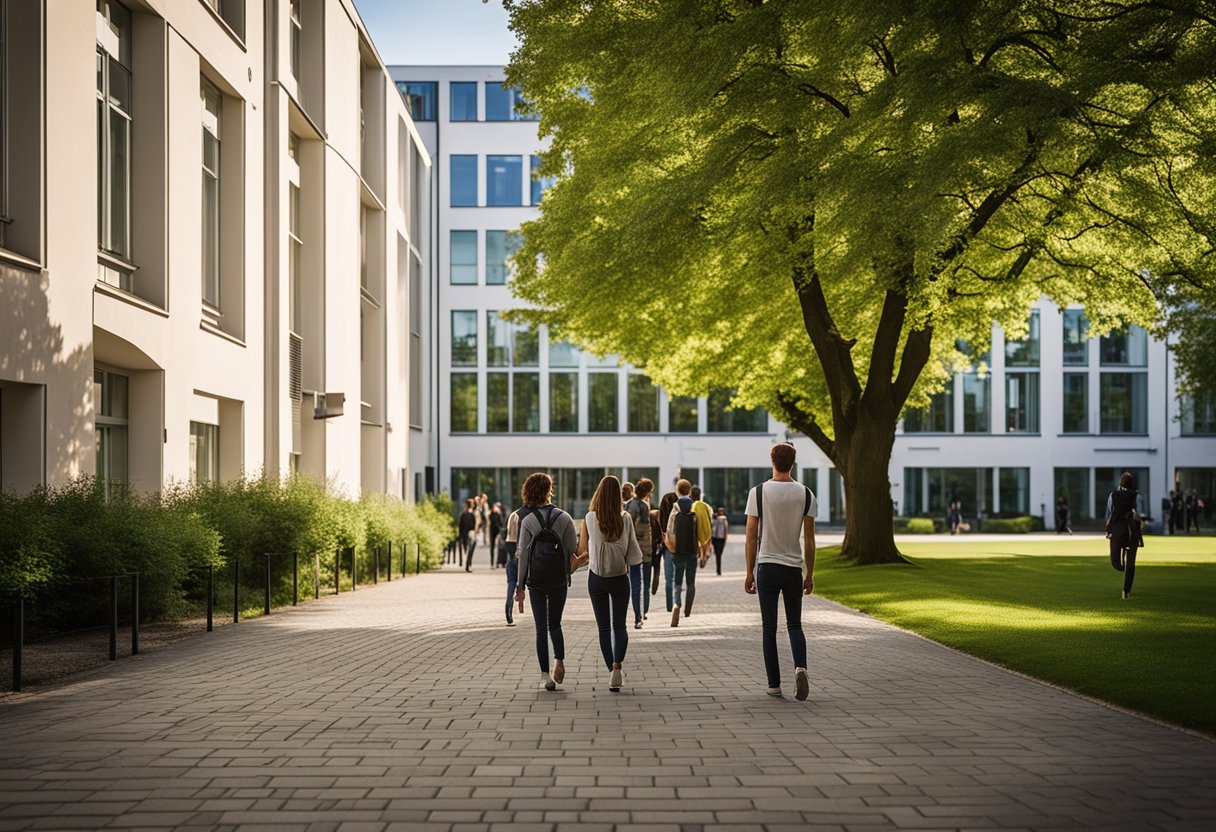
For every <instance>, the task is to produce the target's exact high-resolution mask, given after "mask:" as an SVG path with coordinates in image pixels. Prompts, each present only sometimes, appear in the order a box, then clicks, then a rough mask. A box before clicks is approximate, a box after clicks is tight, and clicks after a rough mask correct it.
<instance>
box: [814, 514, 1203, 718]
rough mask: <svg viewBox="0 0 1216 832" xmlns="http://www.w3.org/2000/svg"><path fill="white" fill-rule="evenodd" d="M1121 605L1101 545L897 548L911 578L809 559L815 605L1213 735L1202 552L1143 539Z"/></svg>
mask: <svg viewBox="0 0 1216 832" xmlns="http://www.w3.org/2000/svg"><path fill="white" fill-rule="evenodd" d="M1145 540H1146V543H1147V546H1146V548H1144V549H1142V550H1140V553H1139V554H1138V555H1137V557H1136V583H1135V586H1134V587H1133V591H1132V597H1131V599H1130V600H1128V601H1124V600H1122V599H1121V598H1120V597H1119V593H1120V590H1121V589H1122V588H1123V576H1122V575H1121V574H1120V573H1118V572H1116V571H1115V570H1114V569H1112V568H1111V566H1110V558H1109V555H1108V554H1107V551H1106V541H1105V540H1101V539H1099V540H1094V539H1089V540H1076V539H1066V538H1065V539H1042V538H1033V537H1032V538H1027V539H1026V540H1024V541H1023V540H1017V541H1013V542H992V543H987V542H982V541H977V542H975V543H970V542H968V543H963V542H953V541H951V542H942V543H934V542H933V541H931V540H929V541H925V542H923V543H922V542H916V543H904V544H901V545H900V549H901V551H903V553H904V555H905V557H907V558H908V559H909V560H910V561H912V563H911V565H906V564H899V565H890V566H867V567H854V566H849V565H848V564H847V563H845V562H843V561H841V560H840V558H839V549H838V548H829V549H824V550H822V551H821V552H820V555H819V560H818V563H817V564H816V569H815V579H816V580H815V591H816V593H817V594H820V595H823V596H824V597H826V598H830V599H831V600H833V601H837V602H839V603H841V604H844V605H846V606H849V607H853V608H855V609H858V610H861V611H863V612H866V613H868V614H870V615H872V616H874V617H875V618H879V619H882V620H883V621H889V622H891V623H892V624H895V625H897V626H899V627H903V628H904V629H907V630H912V631H914V632H917V633H920V634H921V635H924V636H927V637H929V638H931V639H933V640H935V641H939V642H941V643H942V644H948V645H950V646H951V647H955V648H957V649H959V650H963V651H965V652H967V653H971V654H972V655H975V656H979V657H981V658H984V659H988V660H989V661H993V662H996V663H998V664H1002V665H1005V666H1006V667H1010V668H1013V669H1015V670H1019V671H1022V672H1023V673H1028V674H1030V675H1032V676H1036V677H1038V678H1040V679H1045V680H1047V681H1050V682H1054V683H1056V684H1060V685H1064V686H1066V687H1069V688H1072V689H1074V690H1077V691H1080V692H1082V693H1085V694H1089V695H1090V696H1095V697H1098V698H1100V699H1105V700H1106V701H1108V702H1114V703H1116V704H1118V705H1122V706H1125V707H1128V708H1132V709H1135V710H1137V711H1143V712H1144V713H1148V714H1152V715H1153V716H1156V717H1159V718H1161V719H1165V720H1168V721H1170V722H1174V723H1177V724H1179V725H1185V726H1187V727H1189V728H1194V729H1197V730H1200V731H1205V732H1207V733H1210V734H1216V700H1213V693H1214V692H1216V538H1212V537H1147V538H1145Z"/></svg>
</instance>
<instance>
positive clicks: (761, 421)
mask: <svg viewBox="0 0 1216 832" xmlns="http://www.w3.org/2000/svg"><path fill="white" fill-rule="evenodd" d="M734 396H735V391H734V390H728V389H720V390H712V391H710V394H709V397H708V399H707V400H706V405H707V407H708V411H707V413H706V416H707V417H708V421H707V425H706V427H707V428H708V430H709V432H710V433H764V432H765V431H767V430H768V411H767V410H765V409H764V408H762V407H756V408H742V407H739V408H735V407H731V399H733V398H734Z"/></svg>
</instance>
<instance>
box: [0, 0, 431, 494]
mask: <svg viewBox="0 0 1216 832" xmlns="http://www.w3.org/2000/svg"><path fill="white" fill-rule="evenodd" d="M0 27H2V28H3V39H2V44H0V50H2V51H0V99H2V104H3V106H2V107H0V119H2V121H0V153H2V154H3V160H2V162H3V164H2V165H0V171H2V176H3V179H2V180H0V199H2V200H3V201H2V203H0V206H2V210H0V214H3V223H2V224H0V229H2V230H0V234H2V235H3V236H2V237H0V487H3V488H6V489H16V490H25V489H28V488H30V487H33V486H36V485H39V484H43V483H45V484H49V485H58V484H62V483H64V482H66V481H68V480H70V479H71V478H73V477H75V476H77V475H82V474H85V475H88V474H96V475H97V476H98V477H99V478H100V479H101V480H102V481H104V482H105V484H106V486H107V488H110V489H115V488H132V489H135V490H137V491H155V490H158V489H160V488H161V487H162V486H163V485H164V484H166V483H170V482H174V481H176V482H185V481H192V480H193V481H198V480H217V479H228V478H231V477H236V476H239V475H241V474H251V475H256V474H257V473H258V472H260V471H263V470H265V471H266V472H268V473H270V474H272V475H285V474H286V473H288V472H290V471H294V470H299V471H303V472H307V473H309V474H312V475H315V476H317V477H320V478H324V479H326V480H328V481H330V482H331V483H332V484H333V485H334V486H335V487H337V488H339V489H341V490H343V491H344V492H346V493H347V494H350V495H352V496H355V495H358V494H359V493H360V492H364V491H376V492H385V493H390V494H397V495H401V496H407V497H412V496H414V494H415V493H416V490H415V489H414V487H413V484H414V482H415V480H414V478H413V477H412V474H413V472H414V467H415V466H416V465H417V464H418V463H417V461H415V460H411V455H410V452H411V447H412V446H413V445H415V444H421V445H423V447H425V442H421V443H415V442H414V441H412V440H413V438H414V436H415V434H419V435H421V434H422V432H423V430H424V428H425V423H424V420H423V418H422V414H423V413H424V407H423V404H424V396H425V393H424V391H423V389H422V386H421V385H422V384H423V379H422V377H421V376H420V374H418V373H411V361H413V362H419V361H420V360H421V358H420V356H421V353H422V348H421V346H420V341H421V340H422V324H423V322H425V320H426V319H427V316H426V315H425V314H424V313H423V310H422V309H421V303H422V302H423V301H422V300H421V299H420V297H419V289H420V288H421V287H422V285H423V283H424V282H425V281H426V279H427V276H428V275H429V272H430V259H429V258H430V248H429V245H428V241H429V240H430V232H431V229H430V219H429V207H430V206H429V200H428V199H426V197H425V195H426V194H429V193H430V192H431V184H430V181H429V177H430V161H429V156H428V155H427V153H426V150H425V148H424V147H423V145H422V144H421V141H420V138H419V136H418V134H417V131H416V130H415V128H414V126H413V124H412V122H411V120H410V117H409V114H408V110H407V108H406V106H405V103H404V102H403V101H402V99H401V97H400V95H398V93H397V91H396V89H395V87H394V86H393V84H392V82H391V81H390V79H389V76H388V73H387V71H386V69H385V67H384V64H383V62H382V61H381V60H380V58H379V56H378V54H377V52H376V49H375V46H374V44H373V43H372V41H371V39H370V37H369V36H368V33H367V30H366V28H365V27H364V25H363V23H362V21H361V20H360V18H359V16H358V13H357V12H356V10H355V7H354V5H353V3H352V2H351V0H265V1H264V2H263V1H262V0H0Z"/></svg>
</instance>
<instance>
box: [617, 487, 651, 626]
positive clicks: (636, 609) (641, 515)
mask: <svg viewBox="0 0 1216 832" xmlns="http://www.w3.org/2000/svg"><path fill="white" fill-rule="evenodd" d="M622 488H623V486H622ZM653 491H654V483H653V482H651V481H650V480H648V479H647V478H646V477H642V478H641V479H640V480H638V483H637V485H636V486H634V489H633V497H632V498H631V499H629V500H628V501H627V502H626V503H625V512H626V513H627V514H628V515H629V520H630V522H631V523H632V525H633V533H634V537H635V538H636V539H637V541H638V548H639V549H640V550H641V552H642V555H643V557H642V561H641V562H640V563H638V564H637V565H634V566H630V567H629V589H630V592H631V593H632V596H633V628H634V629H635V630H640V629H642V622H643V621H644V620H645V619H646V617H647V615H649V613H650V591H649V589H650V573H651V572H652V571H653V569H654V559H653V544H652V541H651V536H650V535H651V529H650V525H651V521H650V494H651V492H653ZM621 496H624V494H622V495H621Z"/></svg>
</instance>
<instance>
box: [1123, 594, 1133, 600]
mask: <svg viewBox="0 0 1216 832" xmlns="http://www.w3.org/2000/svg"><path fill="white" fill-rule="evenodd" d="M1131 597H1132V594H1131V593H1130V592H1125V593H1123V600H1124V601H1126V600H1127V599H1128V598H1131Z"/></svg>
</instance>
